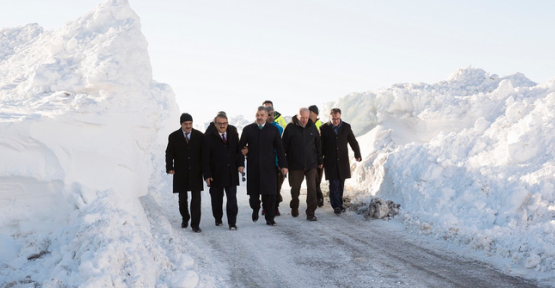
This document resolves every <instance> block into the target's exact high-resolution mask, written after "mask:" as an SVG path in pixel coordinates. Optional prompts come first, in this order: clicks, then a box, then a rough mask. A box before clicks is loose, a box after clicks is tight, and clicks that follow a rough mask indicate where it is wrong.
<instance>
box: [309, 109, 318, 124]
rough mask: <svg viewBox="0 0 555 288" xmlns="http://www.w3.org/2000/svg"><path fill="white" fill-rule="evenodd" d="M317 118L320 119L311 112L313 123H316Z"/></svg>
mask: <svg viewBox="0 0 555 288" xmlns="http://www.w3.org/2000/svg"><path fill="white" fill-rule="evenodd" d="M316 118H318V114H316V113H314V112H312V111H310V120H312V122H314V123H316Z"/></svg>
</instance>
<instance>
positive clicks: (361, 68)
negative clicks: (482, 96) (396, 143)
mask: <svg viewBox="0 0 555 288" xmlns="http://www.w3.org/2000/svg"><path fill="white" fill-rule="evenodd" d="M102 2H103V1H101V0H98V1H91V0H80V1H74V0H56V1H54V0H52V1H38V0H35V1H29V0H17V1H15V0H5V1H3V4H2V9H1V11H0V19H2V20H1V21H0V23H2V27H3V28H5V27H15V26H20V25H24V24H27V23H38V24H40V25H41V26H43V27H44V28H45V29H59V28H61V27H62V25H63V24H64V23H65V22H66V21H68V20H75V19H77V18H78V17H80V16H81V15H83V14H84V13H86V12H88V11H90V10H91V9H93V8H95V7H96V6H97V5H98V4H100V3H102ZM129 2H130V4H131V7H132V8H133V9H134V10H135V12H136V13H137V14H138V15H139V17H140V18H141V23H142V26H143V33H144V34H145V36H146V38H147V41H148V42H149V53H150V56H151V62H152V67H153V71H154V79H155V80H156V81H158V82H163V83H168V84H170V85H171V86H172V88H173V89H174V91H175V93H176V96H177V100H178V104H179V105H180V108H181V110H182V112H190V113H192V114H193V115H197V116H198V117H196V118H195V119H199V120H200V121H208V119H209V118H211V117H212V116H213V114H215V113H216V112H217V111H220V110H225V111H227V112H228V114H230V115H245V116H246V117H247V118H254V117H253V116H254V113H255V110H256V106H258V105H260V104H261V103H262V101H263V100H265V99H271V100H273V101H274V104H275V107H276V110H278V111H280V112H282V113H283V114H286V115H292V114H294V113H296V110H297V108H299V107H301V106H308V105H311V104H318V105H319V104H321V103H324V102H329V101H333V100H336V99H338V98H339V97H341V96H344V95H346V94H348V93H350V92H364V91H369V90H376V89H379V88H384V87H389V86H391V85H392V84H395V83H400V82H403V83H405V82H409V83H415V82H425V83H435V82H438V81H441V80H445V79H446V78H447V77H448V76H449V75H450V74H451V73H452V72H454V71H455V70H456V69H459V68H465V67H467V66H469V65H470V66H472V67H476V68H482V69H484V70H486V71H488V72H490V73H492V74H493V73H495V74H498V75H500V76H503V75H507V74H512V73H516V72H521V73H524V74H525V75H526V76H527V77H528V78H530V79H531V80H532V81H535V82H538V83H544V82H546V81H547V80H548V79H551V78H554V77H555V52H553V51H555V37H553V36H552V33H553V32H552V30H553V27H555V17H553V15H555V14H554V13H555V1H547V0H543V1H356V0H353V1H328V0H304V1H292V0H283V1H264V0H250V1H211V0H208V1H206V0H203V1H177V0H168V1H166V0H161V1H146V0H129Z"/></svg>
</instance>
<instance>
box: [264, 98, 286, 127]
mask: <svg viewBox="0 0 555 288" xmlns="http://www.w3.org/2000/svg"><path fill="white" fill-rule="evenodd" d="M262 106H264V107H268V106H272V108H273V107H274V103H273V102H272V101H270V100H266V101H264V102H262ZM272 117H274V122H276V123H277V124H278V125H279V126H281V128H283V129H285V126H287V123H286V122H285V119H283V116H281V114H280V113H279V112H278V111H275V110H274V116H272Z"/></svg>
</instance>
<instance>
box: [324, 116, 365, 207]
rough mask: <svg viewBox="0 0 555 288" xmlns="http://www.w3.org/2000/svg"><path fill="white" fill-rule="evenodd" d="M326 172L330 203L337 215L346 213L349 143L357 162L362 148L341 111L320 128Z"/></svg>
mask: <svg viewBox="0 0 555 288" xmlns="http://www.w3.org/2000/svg"><path fill="white" fill-rule="evenodd" d="M320 135H321V138H322V152H323V154H324V170H325V174H326V180H328V181H329V185H330V202H331V207H333V211H334V212H335V214H340V213H341V212H345V208H344V207H343V189H344V186H345V179H348V178H351V166H350V163H349V151H348V149H347V143H348V144H349V145H350V146H351V149H353V151H354V152H355V159H356V161H358V162H360V161H361V157H362V156H361V155H360V147H359V145H358V141H357V140H356V138H355V135H354V134H353V130H352V129H351V125H349V123H347V122H343V121H342V120H341V110H340V109H339V108H333V109H331V112H330V121H329V122H327V123H326V124H324V125H322V126H320Z"/></svg>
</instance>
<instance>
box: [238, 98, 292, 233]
mask: <svg viewBox="0 0 555 288" xmlns="http://www.w3.org/2000/svg"><path fill="white" fill-rule="evenodd" d="M267 118H268V112H267V111H266V109H265V108H264V106H260V107H258V111H257V112H256V122H255V123H252V124H250V125H247V126H245V128H243V133H242V134H241V140H239V147H245V146H248V154H247V194H248V195H249V204H250V206H251V208H252V210H253V212H252V221H254V222H256V221H257V220H258V212H259V210H260V195H262V205H263V207H264V210H265V211H266V214H265V215H264V217H265V219H266V224H268V225H271V226H275V225H276V222H275V221H274V217H275V205H276V193H277V183H276V162H275V161H276V158H275V157H276V154H277V157H278V162H279V167H281V169H282V173H283V174H284V175H287V172H288V170H287V160H286V158H285V153H284V150H283V144H282V142H281V137H280V134H279V130H278V129H277V128H276V127H274V126H273V125H271V124H267V123H266V119H267Z"/></svg>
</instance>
